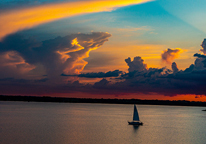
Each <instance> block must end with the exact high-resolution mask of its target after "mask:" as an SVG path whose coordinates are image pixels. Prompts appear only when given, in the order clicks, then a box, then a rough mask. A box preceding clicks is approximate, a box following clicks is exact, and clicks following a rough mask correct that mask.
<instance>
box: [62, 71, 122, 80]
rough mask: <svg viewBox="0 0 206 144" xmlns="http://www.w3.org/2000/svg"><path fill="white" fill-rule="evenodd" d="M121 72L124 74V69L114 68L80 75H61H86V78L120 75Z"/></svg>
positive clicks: (80, 75)
mask: <svg viewBox="0 0 206 144" xmlns="http://www.w3.org/2000/svg"><path fill="white" fill-rule="evenodd" d="M120 74H122V71H119V70H114V71H108V72H97V73H93V72H92V73H81V74H79V75H66V74H61V76H77V77H85V78H107V77H118V76H119V75H120Z"/></svg>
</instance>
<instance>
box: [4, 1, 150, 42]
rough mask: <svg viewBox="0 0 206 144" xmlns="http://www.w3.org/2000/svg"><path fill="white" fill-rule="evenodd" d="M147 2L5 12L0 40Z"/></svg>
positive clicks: (71, 4) (77, 4)
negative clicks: (90, 14) (85, 15)
mask: <svg viewBox="0 0 206 144" xmlns="http://www.w3.org/2000/svg"><path fill="white" fill-rule="evenodd" d="M149 1H151V0H113V1H109V0H104V1H99V0H95V1H93V0H87V1H73V2H64V3H53V4H52V3H51V4H45V5H40V6H34V7H29V8H21V9H20V8H19V9H12V10H6V11H3V12H1V13H0V31H1V33H0V40H1V39H2V38H4V37H5V36H7V35H9V34H12V33H15V32H17V31H20V30H24V29H29V28H32V27H35V26H38V25H41V24H44V23H48V22H52V21H55V20H59V19H63V18H67V17H72V16H77V15H82V14H89V13H97V12H104V11H111V10H114V9H115V8H118V7H123V6H127V5H133V4H140V3H144V2H149Z"/></svg>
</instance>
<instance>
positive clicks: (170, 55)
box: [161, 48, 183, 64]
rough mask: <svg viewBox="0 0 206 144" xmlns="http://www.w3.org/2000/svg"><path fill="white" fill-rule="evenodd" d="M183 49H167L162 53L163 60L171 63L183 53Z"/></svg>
mask: <svg viewBox="0 0 206 144" xmlns="http://www.w3.org/2000/svg"><path fill="white" fill-rule="evenodd" d="M182 52H183V50H182V49H181V48H175V49H170V48H168V49H166V50H164V51H163V53H162V55H161V56H162V61H163V62H166V63H168V64H171V63H172V61H173V60H174V59H175V58H178V56H179V54H180V53H182Z"/></svg>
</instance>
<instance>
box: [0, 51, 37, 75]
mask: <svg viewBox="0 0 206 144" xmlns="http://www.w3.org/2000/svg"><path fill="white" fill-rule="evenodd" d="M33 69H35V66H34V65H32V64H29V63H27V62H26V61H25V60H24V59H23V58H22V56H21V55H20V54H19V53H18V52H16V51H7V52H3V53H0V74H1V76H3V77H12V76H17V77H22V76H23V75H24V74H25V73H27V72H29V71H31V70H33Z"/></svg>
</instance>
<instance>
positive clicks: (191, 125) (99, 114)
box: [0, 101, 206, 144]
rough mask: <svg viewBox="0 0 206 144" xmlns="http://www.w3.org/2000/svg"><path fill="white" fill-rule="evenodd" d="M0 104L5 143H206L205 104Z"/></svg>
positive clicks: (0, 127)
mask: <svg viewBox="0 0 206 144" xmlns="http://www.w3.org/2000/svg"><path fill="white" fill-rule="evenodd" d="M137 109H138V111H139V115H140V119H141V121H143V122H144V125H143V126H139V127H133V126H131V125H128V123H127V121H128V120H132V114H133V105H123V104H81V103H78V104H76V103H40V102H2V101H1V102H0V143H1V144H83V143H86V144H87V143H88V144H116V143H118V144H130V143H131V144H136V143H142V144H147V143H148V144H149V143H158V144H160V143H163V144H164V143H167V144H170V143H171V144H174V143H175V144H176V143H181V144H183V143H185V144H190V143H191V144H194V143H198V144H204V143H206V112H203V111H201V110H202V109H205V108H203V107H183V106H151V105H137Z"/></svg>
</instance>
